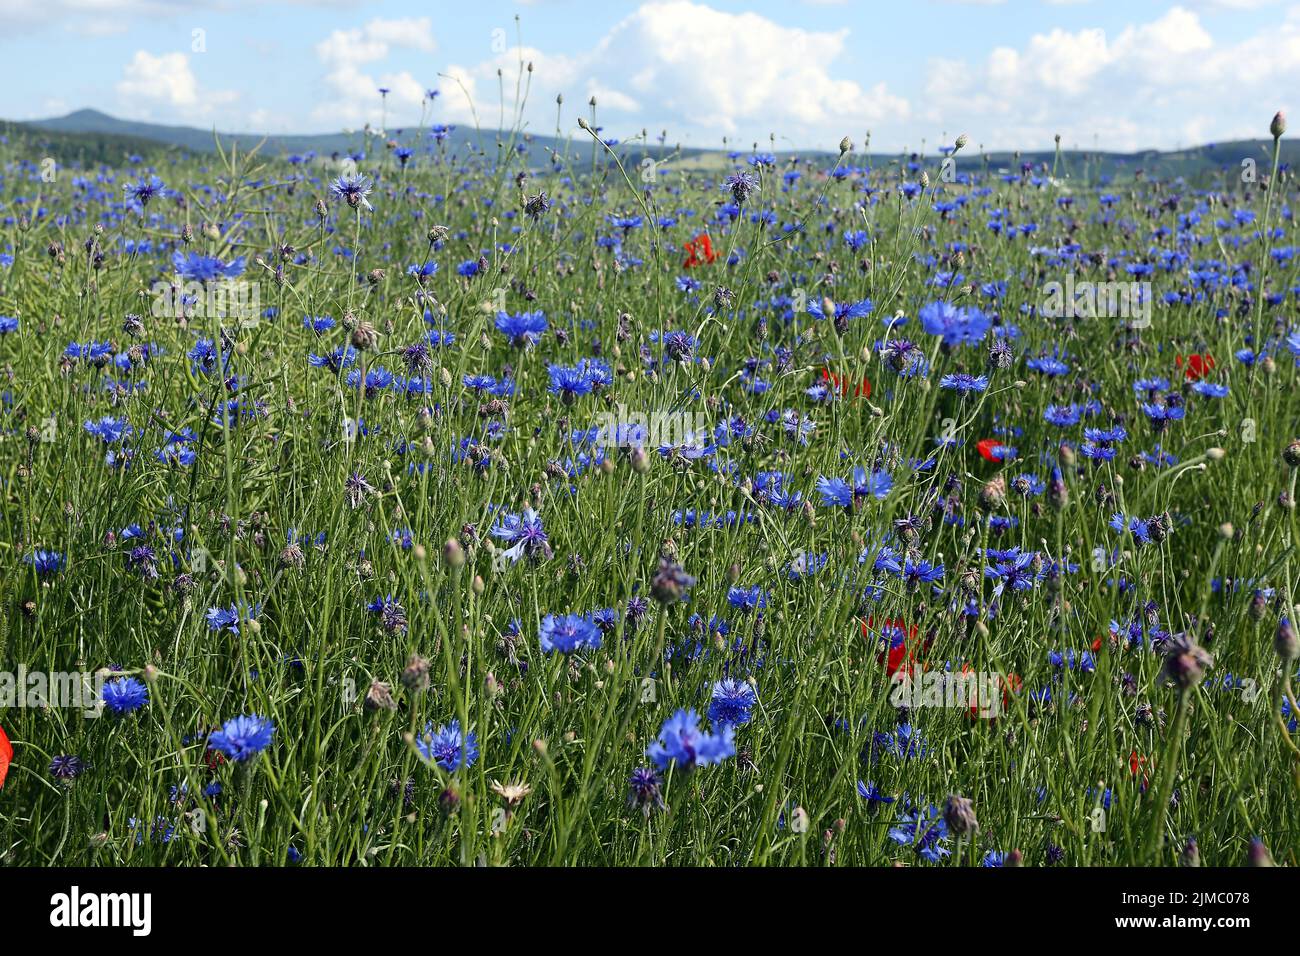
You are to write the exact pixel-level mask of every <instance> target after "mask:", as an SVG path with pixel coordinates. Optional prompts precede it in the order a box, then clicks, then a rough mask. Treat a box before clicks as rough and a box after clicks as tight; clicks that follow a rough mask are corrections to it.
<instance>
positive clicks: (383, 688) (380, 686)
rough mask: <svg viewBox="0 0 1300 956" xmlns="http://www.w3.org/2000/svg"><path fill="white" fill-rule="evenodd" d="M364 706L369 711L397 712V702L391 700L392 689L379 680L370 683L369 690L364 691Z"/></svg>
mask: <svg viewBox="0 0 1300 956" xmlns="http://www.w3.org/2000/svg"><path fill="white" fill-rule="evenodd" d="M364 704H365V708H366V710H369V711H376V710H397V701H396V700H394V699H393V691H392V688H390V687H389V686H388V685H387V684H385V683H384V682H383V681H381V680H377V681H373V682H371V684H370V689H369V690H367V691H366V699H365V701H364Z"/></svg>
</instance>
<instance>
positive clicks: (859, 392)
mask: <svg viewBox="0 0 1300 956" xmlns="http://www.w3.org/2000/svg"><path fill="white" fill-rule="evenodd" d="M822 381H823V382H827V383H829V384H830V386H831V388H832V389H833V390H834V392H835V394H836V395H838V396H840V397H841V398H843V397H844V393H845V392H847V391H848V379H847V377H846V376H844V375H836V374H835V373H834V372H832V371H831V370H830V369H828V368H823V369H822ZM853 394H854V395H855V396H857V397H858V398H870V397H871V382H870V381H868V380H867V379H866V378H865V377H864V378H863V379H862V383H861V384H860V385H858V387H857V388H856V389H854V391H853Z"/></svg>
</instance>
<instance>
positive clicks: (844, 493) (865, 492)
mask: <svg viewBox="0 0 1300 956" xmlns="http://www.w3.org/2000/svg"><path fill="white" fill-rule="evenodd" d="M852 482H853V484H852V485H850V484H849V483H848V482H847V481H844V480H843V479H842V478H826V477H823V476H820V475H819V476H818V477H817V491H818V492H819V493H820V494H821V496H822V504H823V505H828V506H833V507H839V508H851V507H853V506H854V505H855V504H857V503H859V502H861V501H864V500H866V499H867V498H869V497H870V498H875V499H876V500H877V501H882V500H884V498H885V497H886V496H887V495H888V494H889V490H890V489H891V488H893V487H894V479H893V478H891V477H890V476H889V473H888V472H884V471H873V472H871V473H870V474H868V473H867V470H866V469H865V468H854V469H853V477H852Z"/></svg>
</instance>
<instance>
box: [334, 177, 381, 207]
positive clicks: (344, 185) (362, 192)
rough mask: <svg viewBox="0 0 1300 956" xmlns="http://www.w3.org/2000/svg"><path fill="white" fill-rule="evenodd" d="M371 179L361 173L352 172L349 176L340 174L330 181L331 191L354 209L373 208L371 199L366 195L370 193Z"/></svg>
mask: <svg viewBox="0 0 1300 956" xmlns="http://www.w3.org/2000/svg"><path fill="white" fill-rule="evenodd" d="M370 189H371V185H370V180H369V179H367V178H366V177H365V176H362V175H361V174H360V173H352V174H351V175H348V176H340V177H339V178H338V179H336V180H334V182H332V183H330V193H331V194H333V195H334V197H335V198H337V199H342V200H344V201H345V202H347V204H348V205H349V206H351V207H352V208H353V209H357V208H361V209H371V208H373V207H372V206H371V205H370V200H369V199H367V198H366V197H367V196H369V195H370Z"/></svg>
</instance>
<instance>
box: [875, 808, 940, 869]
mask: <svg viewBox="0 0 1300 956" xmlns="http://www.w3.org/2000/svg"><path fill="white" fill-rule="evenodd" d="M889 838H890V839H891V840H893V841H894V842H895V843H897V844H899V845H901V846H910V847H912V848H913V849H914V850H915V851H916V853H917V855H918V856H920V857H921V858H923V859H926V860H929V861H930V862H931V863H938V862H939V860H941V859H942V858H943V857H945V856H947V855H948V854H949V851H948V849H947V848H946V847H945V846H944V845H943V844H945V843H946V842H947V841H948V824H946V823H945V822H944V820H943V815H942V814H941V813H940V812H939V808H938V807H935V806H929V807H924V808H922V809H920V810H916V811H914V812H912V813H903V814H901V815H900V816H899V818H898V825H897V826H895V827H894V828H893V829H891V830H890V831H889Z"/></svg>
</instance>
